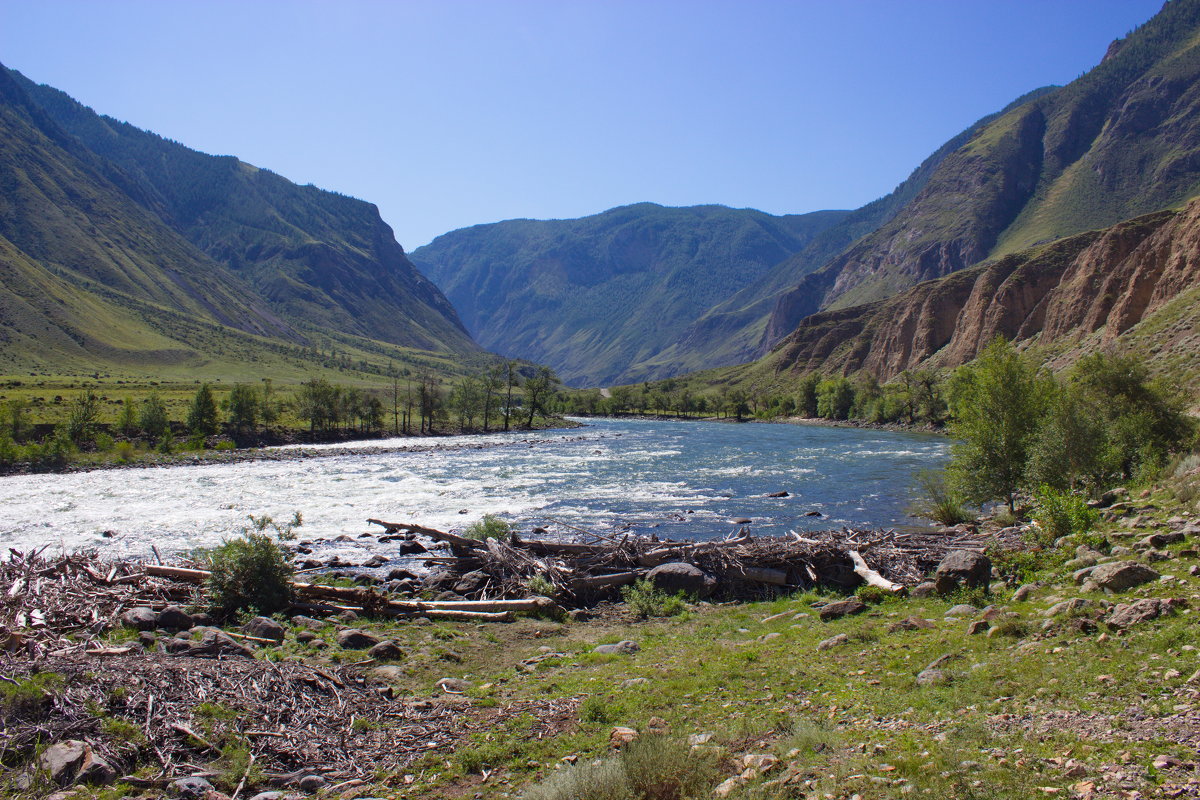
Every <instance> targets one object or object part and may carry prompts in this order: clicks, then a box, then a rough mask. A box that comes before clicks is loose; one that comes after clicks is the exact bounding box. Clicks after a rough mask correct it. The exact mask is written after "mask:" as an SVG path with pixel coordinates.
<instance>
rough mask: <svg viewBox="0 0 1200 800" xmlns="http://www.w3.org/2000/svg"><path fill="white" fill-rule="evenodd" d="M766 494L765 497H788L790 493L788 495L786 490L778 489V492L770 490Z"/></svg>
mask: <svg viewBox="0 0 1200 800" xmlns="http://www.w3.org/2000/svg"><path fill="white" fill-rule="evenodd" d="M766 496H767V497H790V496H791V495H789V494H788V493H787V492H786V491H780V492H771V493H770V494H768V495H766Z"/></svg>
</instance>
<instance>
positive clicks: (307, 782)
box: [296, 775, 329, 794]
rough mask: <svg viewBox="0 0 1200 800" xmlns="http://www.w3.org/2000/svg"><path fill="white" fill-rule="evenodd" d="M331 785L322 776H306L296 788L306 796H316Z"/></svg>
mask: <svg viewBox="0 0 1200 800" xmlns="http://www.w3.org/2000/svg"><path fill="white" fill-rule="evenodd" d="M328 785H329V781H327V780H325V778H323V777H322V776H320V775H305V776H304V777H303V778H301V779H300V781H299V783H297V784H296V786H297V787H298V788H299V789H300V791H302V792H304V793H305V794H315V793H316V792H317V791H319V790H321V789H324V788H325V787H326V786H328Z"/></svg>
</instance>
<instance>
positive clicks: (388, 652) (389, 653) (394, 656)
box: [367, 639, 404, 661]
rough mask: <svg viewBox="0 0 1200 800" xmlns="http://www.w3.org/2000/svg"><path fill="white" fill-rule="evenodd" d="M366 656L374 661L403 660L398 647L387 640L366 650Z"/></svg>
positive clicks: (402, 654) (401, 652) (401, 651)
mask: <svg viewBox="0 0 1200 800" xmlns="http://www.w3.org/2000/svg"><path fill="white" fill-rule="evenodd" d="M367 655H369V656H370V657H371V658H373V659H375V660H376V661H396V660H398V659H401V658H404V651H403V650H401V649H400V645H398V644H396V643H395V642H393V641H391V640H390V639H388V640H385V641H382V642H380V643H379V644H377V645H375V646H374V647H372V648H371V649H370V650H368V651H367Z"/></svg>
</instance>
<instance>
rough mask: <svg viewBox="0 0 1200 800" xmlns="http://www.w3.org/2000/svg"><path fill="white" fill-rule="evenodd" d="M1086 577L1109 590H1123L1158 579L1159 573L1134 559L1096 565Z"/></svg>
mask: <svg viewBox="0 0 1200 800" xmlns="http://www.w3.org/2000/svg"><path fill="white" fill-rule="evenodd" d="M1088 578H1089V579H1090V580H1091V581H1093V582H1094V583H1095V584H1096V585H1097V586H1099V587H1100V588H1101V589H1104V590H1105V591H1109V592H1123V591H1125V590H1126V589H1132V588H1133V587H1135V586H1140V585H1141V584H1143V583H1149V582H1150V581H1155V580H1158V578H1159V574H1158V573H1157V572H1155V571H1154V570H1152V569H1150V567H1147V566H1146V565H1144V564H1138V563H1137V562H1135V561H1114V562H1112V563H1111V564H1101V565H1100V566H1098V567H1096V568H1095V569H1094V570H1093V571H1092V574H1091V575H1089V576H1088Z"/></svg>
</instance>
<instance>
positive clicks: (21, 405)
mask: <svg viewBox="0 0 1200 800" xmlns="http://www.w3.org/2000/svg"><path fill="white" fill-rule="evenodd" d="M7 405H8V419H6V420H5V421H4V422H5V428H6V429H7V432H8V435H9V436H10V437H11V438H12V440H13V441H14V442H16V443H18V444H20V443H21V442H23V441H25V440H26V439H28V438H29V434H30V431H31V430H32V427H33V426H31V425H30V424H29V419H28V417H27V415H26V412H27V411H28V410H29V401H28V400H26V399H25V398H24V397H16V398H13V399H12V400H9V401H8V404H7Z"/></svg>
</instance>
